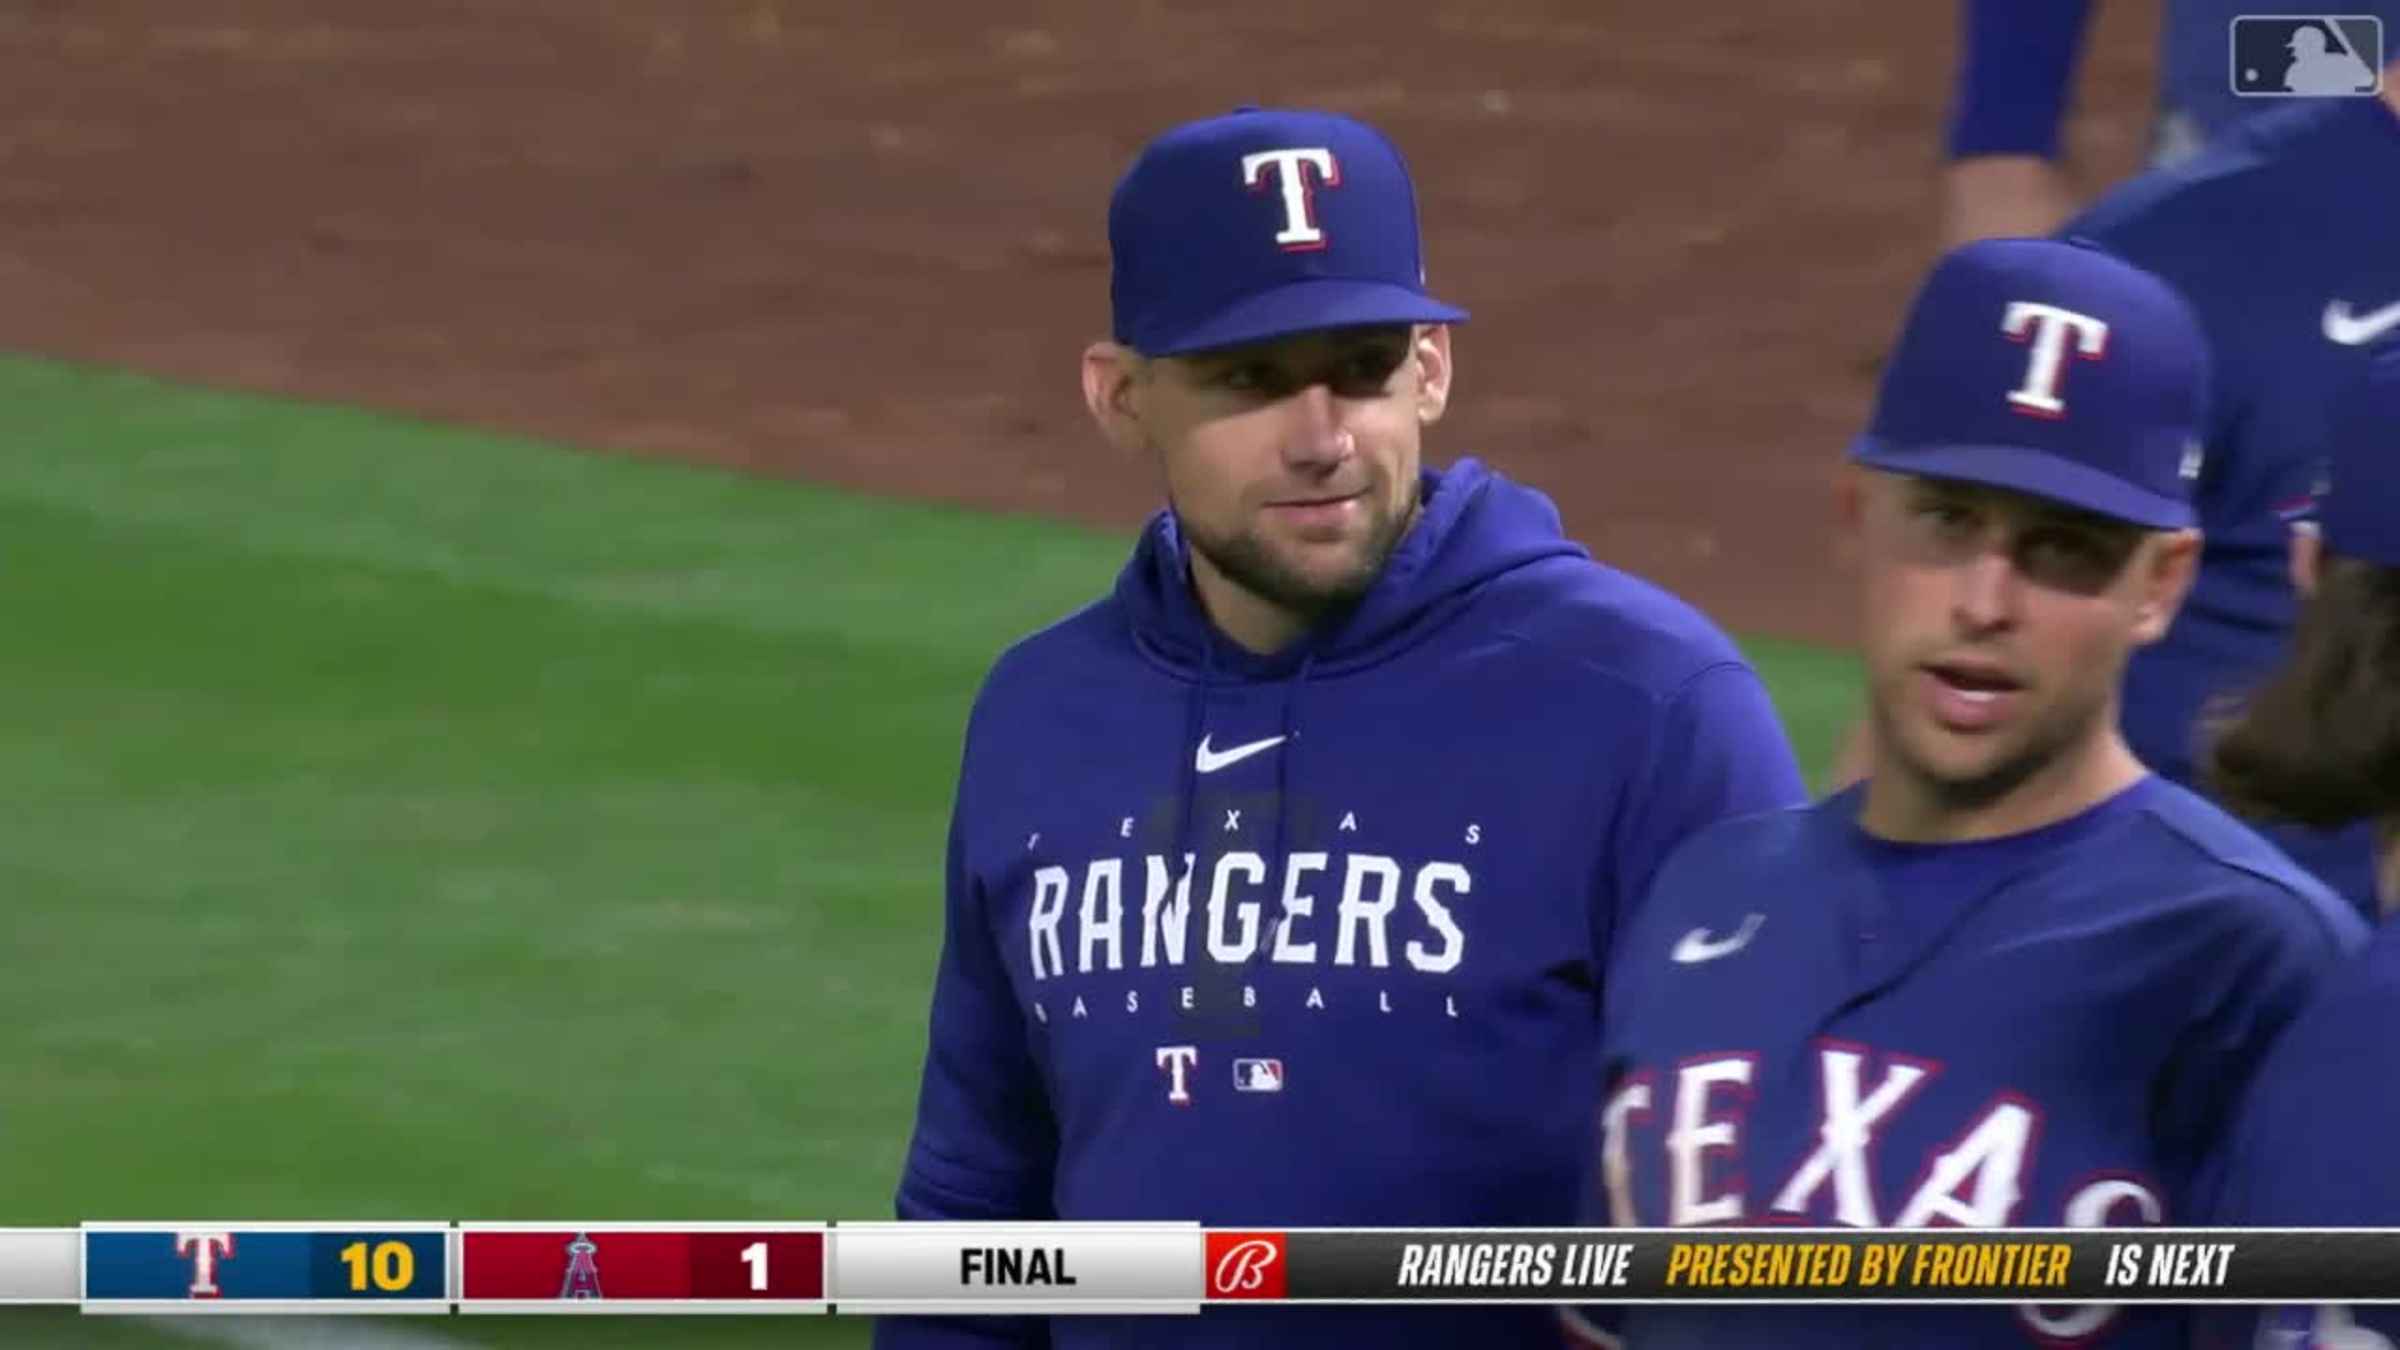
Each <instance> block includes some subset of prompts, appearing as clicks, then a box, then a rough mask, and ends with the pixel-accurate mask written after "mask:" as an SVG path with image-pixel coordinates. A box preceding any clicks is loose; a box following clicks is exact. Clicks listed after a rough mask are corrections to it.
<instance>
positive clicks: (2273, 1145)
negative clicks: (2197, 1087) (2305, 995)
mask: <svg viewBox="0 0 2400 1350" xmlns="http://www.w3.org/2000/svg"><path fill="white" fill-rule="evenodd" d="M2396 1142H2400V927H2386V928H2383V929H2381V930H2380V931H2378V932H2377V933H2376V935H2375V939H2374V941H2373V942H2371V943H2369V944H2368V946H2367V949H2366V951H2365V952H2364V953H2362V954H2361V955H2360V956H2359V957H2358V959H2357V960H2355V961H2353V962H2351V963H2349V964H2347V965H2345V966H2343V967H2342V968H2341V969H2340V970H2338V971H2336V972H2335V973H2334V974H2333V975H2332V976H2331V977H2329V978H2328V979H2327V980H2326V982H2325V987H2324V990H2323V992H2322V993H2321V994H2319V995H2318V997H2317V998H2316V1000H2315V1001H2314V1002H2312V1003H2311V1004H2310V1005H2309V1007H2308V1009H2307V1011H2305V1012H2303V1013H2302V1014H2301V1015H2300V1016H2299V1018H2298V1019H2297V1020H2295V1021H2294V1022H2293V1023H2292V1026H2291V1029H2290V1030H2289V1031H2286V1032H2285V1033H2284V1035H2283V1039H2282V1040H2280V1041H2278V1042H2276V1044H2275V1049H2274V1052H2273V1053H2272V1054H2270V1055H2269V1056H2268V1057H2267V1062H2266V1065H2265V1067H2263V1068H2262V1069H2260V1071H2259V1074H2258V1079H2257V1081H2256V1082H2255V1083H2254V1084H2253V1085H2252V1086H2251V1089H2250V1095H2249V1097H2248V1098H2247V1099H2246V1101H2245V1103H2244V1106H2243V1110H2242V1114H2241V1123H2240V1124H2239V1126H2238V1127H2237V1128H2236V1130H2235V1133H2234V1144H2233V1147H2232V1149H2231V1152H2230V1166H2229V1168H2228V1171H2227V1178H2226V1183H2225V1188H2224V1196H2223V1200H2222V1202H2221V1204H2220V1206H2219V1210H2218V1214H2217V1216H2216V1217H2217V1221H2218V1222H2221V1223H2225V1224H2229V1225H2242V1226H2250V1227H2260V1228H2388V1227H2390V1226H2392V1225H2393V1224H2395V1223H2400V1152H2396V1151H2395V1149H2394V1144H2395V1143H2396ZM2273 1316H2276V1317H2281V1318H2284V1319H2286V1320H2293V1319H2295V1318H2296V1320H2298V1321H2299V1322H2301V1323H2302V1324H2304V1325H2306V1324H2310V1323H2314V1322H2315V1321H2317V1320H2318V1319H2319V1318H2320V1317H2324V1318H2328V1319H2330V1318H2336V1317H2342V1318H2346V1319H2348V1320H2353V1321H2355V1323H2356V1324H2357V1325H2360V1326H2364V1327H2368V1328H2371V1329H2374V1330H2376V1331H2379V1332H2381V1333H2382V1334H2383V1335H2385V1336H2386V1337H2388V1338H2391V1340H2392V1341H2393V1342H2395V1343H2400V1307H2391V1306H2374V1305H2361V1306H2359V1307H2356V1308H2352V1309H2349V1310H2347V1312H2346V1313H2342V1312H2328V1313H2319V1312H2317V1311H2315V1310H2309V1311H2307V1312H2302V1313H2298V1314H2294V1313H2291V1312H2289V1311H2286V1312H2282V1313H2277V1314H2273ZM2222 1320H2237V1321H2238V1320H2239V1319H2222ZM2221 1339H2222V1340H2224V1341H2225V1342H2226V1343H2227V1344H2229V1345H2237V1346H2240V1347H2242V1350H2248V1346H2249V1344H2250V1341H2249V1339H2248V1338H2243V1337H2233V1336H2226V1337H2222V1338H2221ZM2298 1344H2301V1345H2305V1344H2307V1343H2306V1342H2299V1343H2298ZM2326 1344H2329V1345H2330V1344H2332V1342H2330V1341H2328V1342H2326ZM2345 1344H2347V1343H2345ZM2360 1344H2362V1345H2363V1344H2366V1343H2360Z"/></svg>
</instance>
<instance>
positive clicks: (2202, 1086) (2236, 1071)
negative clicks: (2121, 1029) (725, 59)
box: [2153, 889, 2365, 1224]
mask: <svg viewBox="0 0 2400 1350" xmlns="http://www.w3.org/2000/svg"><path fill="white" fill-rule="evenodd" d="M2243 900H2244V901H2246V902H2247V903H2237V904H2230V905H2225V906H2221V907H2218V910H2217V912H2218V913H2220V914H2221V915H2223V916H2224V918H2225V920H2226V922H2224V923H2223V924H2222V925H2221V929H2220V932H2219V933H2218V934H2216V935H2215V936H2214V937H2213V938H2212V939H2210V940H2208V941H2206V942H2205V943H2204V945H2203V949H2204V950H2207V951H2209V952H2211V953H2212V956H2211V959H2210V960H2209V962H2208V964H2207V979H2208V981H2209V984H2208V986H2207V987H2206V988H2205V989H2202V990H2199V991H2195V992H2197V993H2199V995H2200V998H2199V1001H2198V1003H2197V1005H2196V1006H2197V1007H2198V1009H2199V1013H2198V1015H2197V1017H2196V1018H2194V1019H2193V1021H2192V1022H2191V1023H2190V1024H2189V1026H2188V1027H2187V1028H2186V1030H2185V1033H2184V1036H2183V1039H2182V1045H2181V1049H2180V1050H2179V1051H2178V1052H2177V1053H2176V1055H2175V1057H2174V1059H2173V1061H2172V1062H2170V1063H2169V1064H2168V1065H2167V1067H2166V1071H2165V1073H2164V1074H2163V1075H2162V1077H2161V1079H2160V1081H2159V1083H2158V1086H2157V1090H2156V1096H2155V1105H2154V1108H2153V1110H2154V1119H2155V1120H2156V1122H2157V1125H2156V1129H2157V1134H2158V1139H2159V1143H2160V1146H2161V1152H2162V1155H2163V1156H2164V1157H2165V1158H2167V1159H2169V1160H2173V1161H2175V1162H2177V1163H2180V1164H2181V1165H2182V1167H2183V1168H2184V1177H2185V1180H2184V1184H2183V1187H2182V1193H2181V1194H2180V1195H2178V1196H2177V1197H2175V1199H2174V1200H2172V1201H2170V1203H2171V1204H2172V1205H2173V1206H2174V1212H2173V1213H2171V1214H2169V1215H2168V1216H2167V1221H2168V1222H2169V1223H2171V1224H2174V1223H2206V1222H2208V1221H2209V1220H2210V1219H2211V1218H2212V1217H2214V1216H2215V1215H2217V1214H2218V1213H2219V1212H2220V1211H2222V1210H2223V1209H2224V1208H2225V1206H2226V1203H2227V1197H2228V1196H2229V1195H2230V1193H2231V1187H2232V1185H2233V1184H2234V1183H2232V1182H2230V1181H2229V1179H2228V1175H2227V1174H2228V1172H2229V1171H2230V1170H2231V1167H2232V1163H2233V1159H2234V1158H2235V1156H2236V1151H2237V1149H2238V1147H2239V1145H2238V1143H2237V1142H2236V1141H2237V1139H2238V1137H2239V1129H2240V1122H2239V1120H2238V1119H2237V1113H2238V1111H2239V1109H2240V1107H2241V1104H2242V1102H2243V1100H2244V1099H2245V1098H2246V1097H2247V1096H2248V1095H2249V1093H2250V1090H2251V1088H2252V1086H2253V1085H2254V1084H2255V1083H2256V1082H2257V1081H2258V1080H2259V1078H2260V1075H2261V1072H2262V1070H2263V1069H2264V1067H2265V1066H2266V1064H2267V1056H2268V1052H2269V1051H2270V1050H2272V1049H2273V1048H2274V1047H2275V1043H2276V1040H2277V1038H2278V1037H2280V1036H2282V1035H2283V1033H2284V1031H2285V1030H2286V1029H2287V1028H2289V1027H2291V1026H2292V1025H2293V1024H2294V1020H2295V1019H2296V1018H2298V1017H2299V1016H2300V1015H2301V1012H2302V1010H2303V1009H2304V1008H2306V1007H2307V1006H2308V1004H2309V1002H2310V1000H2311V999H2313V998H2314V997H2315V996H2316V995H2317V994H2318V993H2319V992H2320V991H2321V990H2322V989H2323V988H2324V986H2325V981H2326V980H2327V978H2328V977H2329V976H2330V975H2331V974H2332V973H2333V972H2335V971H2337V970H2338V969H2340V967H2341V965H2342V963H2343V961H2344V960H2345V959H2346V958H2347V957H2348V956H2349V954H2350V953H2351V952H2353V951H2355V950H2356V949H2357V948H2358V946H2359V945H2360V943H2361V942H2362V941H2363V940H2364V937H2365V926H2364V925H2363V924H2361V923H2360V922H2359V920H2358V918H2357V917H2356V916H2355V915H2354V914H2352V913H2351V912H2350V911H2349V909H2348V908H2347V907H2346V906H2344V905H2342V904H2341V902H2339V901H2337V900H2334V899H2333V898H2332V897H2330V896H2325V897H2324V898H2323V899H2322V900H2321V901H2314V902H2312V901H2309V900H2307V899H2305V898H2304V897H2302V896H2300V895H2296V894H2293V893H2291V892H2288V891H2284V890H2281V889H2265V891H2264V893H2263V894H2256V895H2249V896H2245V897H2243Z"/></svg>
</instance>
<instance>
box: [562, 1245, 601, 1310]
mask: <svg viewBox="0 0 2400 1350" xmlns="http://www.w3.org/2000/svg"><path fill="white" fill-rule="evenodd" d="M599 1255H600V1244H599V1243H597V1242H594V1241H592V1239H591V1236H590V1235H589V1234H586V1233H577V1234H576V1235H575V1239H574V1241H572V1242H569V1243H568V1244H567V1277H566V1279H565V1280H564V1281H562V1282H560V1284H559V1286H558V1296H559V1297H560V1298H598V1297H600V1261H599Z"/></svg>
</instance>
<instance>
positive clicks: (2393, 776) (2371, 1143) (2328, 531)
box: [2206, 347, 2400, 1350]
mask: <svg viewBox="0 0 2400 1350" xmlns="http://www.w3.org/2000/svg"><path fill="white" fill-rule="evenodd" d="M2337 406H2338V407H2339V408H2340V409H2341V410H2342V411H2341V413H2340V414H2339V415H2337V417H2336V420H2335V431H2334V436H2333V440H2332V445H2331V447H2330V450H2331V459H2332V466H2331V469H2332V472H2331V492H2330V495H2329V496H2328V497H2327V498H2326V500H2325V503H2324V509H2323V519H2322V521H2321V525H2322V530H2323V534H2322V541H2321V542H2320V540H2319V538H2318V537H2316V536H2314V535H2312V534H2306V533H2304V534H2301V535H2300V536H2299V537H2298V538H2297V539H2295V541H2294V544H2295V550H2294V551H2295V557H2294V560H2293V561H2294V571H2295V572H2296V573H2297V574H2298V577H2299V580H2300V582H2301V583H2302V585H2303V588H2304V589H2306V590H2307V591H2309V592H2310V593H2311V594H2310V596H2309V599H2308V601H2307V603H2306V605H2305V606H2304V608H2303V609H2302V611H2301V614H2300V622H2299V628H2298V631H2297V634H2296V636H2295V639H2294V641H2293V644H2292V653H2291V656H2290V657H2289V658H2288V659H2287V660H2286V661H2285V663H2284V664H2283V665H2282V666H2281V667H2280V668H2278V669H2277V670H2276V672H2275V674H2274V676H2273V678H2272V679H2270V680H2269V681H2268V682H2267V683H2266V684H2265V685H2263V686H2261V687H2260V689H2259V690H2258V691H2257V692H2256V693H2255V694H2254V695H2252V696H2251V697H2250V699H2249V700H2248V701H2247V703H2246V704H2245V706H2244V708H2243V710H2242V712H2241V713H2240V715H2239V716H2238V717H2237V718H2235V719H2234V720H2233V721H2231V723H2230V724H2229V725H2227V726H2226V727H2225V728H2224V729H2223V731H2222V733H2221V735H2220V736H2219V738H2218V739H2217V740H2216V742H2215V744H2214V745H2213V746H2212V747H2211V749H2210V752H2209V755H2208V758H2207V761H2206V763H2207V769H2208V778H2209V781H2210V782H2211V783H2212V784H2213V785H2214V786H2215V787H2216V788H2217V790H2218V791H2219V792H2220V793H2221V794H2222V795H2223V797H2224V798H2225V800H2226V801H2227V802H2229V803H2231V804H2232V805H2233V806H2234V807H2235V808H2236V809H2238V810H2241V811H2243V812H2245V813H2250V814H2256V815H2259V816H2263V817H2268V818H2282V819H2289V820H2301V821H2309V822H2314V823H2319V824H2338V823H2346V822H2351V821H2373V822H2377V823H2379V824H2380V826H2381V830H2382V835H2381V839H2382V873H2383V875H2382V898H2383V903H2384V914H2385V916H2386V918H2387V920H2388V917H2389V916H2390V914H2391V913H2392V911H2393V910H2395V909H2400V347H2395V348H2391V349H2389V350H2387V351H2385V352H2384V353H2383V354H2381V355H2379V356H2378V357H2377V358H2376V360H2375V361H2374V363H2373V365H2372V367H2371V369H2370V372H2369V375H2368V378H2367V379H2365V380H2362V381H2360V382H2358V383H2357V384H2355V385H2354V386H2353V387H2352V388H2351V390H2350V391H2348V394H2347V396H2346V397H2344V398H2343V399H2342V400H2340V402H2339V404H2337ZM2395 1027H2400V925H2394V924H2391V923H2389V922H2386V923H2385V924H2384V926H2383V927H2382V928H2381V929H2379V930H2378V931H2377V933H2376V935H2375V938H2374V940H2373V941H2372V942H2371V943H2370V944H2369V946H2368V947H2367V950H2366V952H2365V954H2364V955H2363V957H2362V958H2361V959H2359V960H2358V961H2356V962H2354V963H2352V964H2350V965H2347V966H2344V967H2343V968H2342V969H2340V970H2339V971H2337V972H2335V973H2334V974H2333V975H2332V976H2331V977H2329V978H2328V979H2327V981H2326V984H2325V988H2324V990H2323V992H2322V993H2321V994H2319V996H2318V997H2317V998H2316V999H2315V1000H2314V1001H2313V1002H2312V1003H2311V1004H2310V1005H2309V1007H2308V1009H2307V1011H2305V1012H2303V1013H2302V1014H2301V1015H2300V1017H2299V1018H2298V1019H2297V1020H2296V1021H2294V1022H2293V1023H2292V1026H2291V1029H2290V1030H2289V1031H2287V1032H2285V1033H2284V1035H2283V1038H2282V1039H2281V1040H2280V1041H2278V1042H2277V1043H2276V1045H2275V1049H2274V1051H2273V1053H2272V1054H2270V1055H2269V1056H2268V1059H2267V1062H2266V1066H2265V1067H2264V1068H2263V1069H2261V1070H2260V1072H2259V1075H2258V1081H2257V1082H2256V1084H2255V1085H2254V1086H2253V1087H2252V1090H2251V1094H2250V1097H2249V1099H2248V1104H2247V1106H2246V1108H2245V1110H2244V1112H2243V1117H2242V1123H2241V1125H2240V1127H2239V1129H2238V1130H2237V1132H2236V1135H2235V1139H2236V1143H2235V1147H2234V1149H2233V1151H2232V1165H2231V1169H2230V1171H2231V1177H2230V1180H2229V1181H2228V1183H2227V1185H2226V1188H2225V1199H2224V1203H2223V1206H2222V1208H2221V1211H2220V1214H2219V1216H2218V1221H2220V1222H2224V1223H2231V1224H2253V1225H2259V1226H2264V1227H2275V1228H2352V1227H2357V1228H2377V1227H2390V1226H2391V1225H2393V1224H2395V1223H2400V1165H2395V1163H2394V1161H2393V1158H2392V1141H2393V1140H2394V1139H2395V1138H2400V1049H2395V1046H2394V1043H2393V1038H2392V1033H2393V1029H2394V1028H2395ZM2224 1320H2231V1321H2234V1322H2236V1323H2237V1324H2238V1323H2240V1322H2241V1321H2242V1319H2224ZM2294 1323H2296V1324H2297V1326H2296V1327H2295V1326H2294V1325H2293V1324H2294ZM2294 1329H2297V1330H2305V1331H2307V1332H2309V1333H2310V1334H2312V1335H2314V1337H2315V1339H2314V1340H2313V1341H2312V1340H2305V1339H2285V1340H2281V1341H2277V1340H2274V1339H2272V1336H2273V1335H2274V1334H2275V1333H2277V1332H2280V1331H2285V1330H2294ZM2260 1330H2261V1331H2262V1333H2264V1334H2261V1335H2259V1336H2257V1337H2255V1338H2253V1337H2250V1336H2240V1337H2228V1338H2226V1340H2227V1342H2228V1343H2229V1344H2232V1345H2237V1346H2243V1347H2247V1346H2249V1345H2251V1344H2252V1343H2253V1340H2254V1339H2255V1343H2256V1344H2257V1345H2259V1346H2261V1347H2269V1348H2271V1347H2278V1346H2280V1347H2284V1348H2285V1350H2292V1348H2293V1347H2310V1346H2313V1347H2316V1348H2317V1350H2369V1347H2373V1350H2391V1347H2392V1346H2393V1345H2394V1344H2396V1343H2400V1308H2393V1307H2366V1306H2362V1307H2359V1308H2356V1309H2342V1308H2326V1309H2308V1310H2285V1311H2282V1312H2279V1313H2277V1314H2274V1315H2273V1316H2271V1317H2269V1318H2268V1319H2267V1322H2266V1325H2265V1326H2264V1327H2262V1328H2261V1329H2260Z"/></svg>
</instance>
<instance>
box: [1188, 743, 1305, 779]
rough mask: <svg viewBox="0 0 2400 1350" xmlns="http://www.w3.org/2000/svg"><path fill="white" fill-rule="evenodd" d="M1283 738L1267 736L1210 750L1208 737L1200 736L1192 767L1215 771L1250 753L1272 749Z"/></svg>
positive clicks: (1240, 760) (1248, 756)
mask: <svg viewBox="0 0 2400 1350" xmlns="http://www.w3.org/2000/svg"><path fill="white" fill-rule="evenodd" d="M1284 740H1285V738H1284V737H1282V736H1269V737H1267V738H1266V739H1265V740H1263V741H1251V742H1250V743H1248V744H1246V745H1229V746H1227V747H1225V748H1224V749H1222V750H1211V749H1210V748H1209V746H1208V742H1209V738H1208V737H1206V736H1203V737H1201V738H1200V753H1199V754H1197V755H1195V756H1193V760H1192V767H1193V768H1195V769H1198V770H1199V771H1200V772H1202V773H1215V772H1216V771H1217V770H1219V769H1222V768H1224V767H1225V766H1226V765H1228V764H1239V763H1241V762H1242V761H1243V760H1245V759H1248V758H1250V757H1251V756H1252V755H1255V754H1259V753H1262V752H1264V751H1268V750H1272V749H1274V748H1275V747H1276V746H1279V745H1281V744H1283V742H1284Z"/></svg>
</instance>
